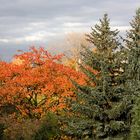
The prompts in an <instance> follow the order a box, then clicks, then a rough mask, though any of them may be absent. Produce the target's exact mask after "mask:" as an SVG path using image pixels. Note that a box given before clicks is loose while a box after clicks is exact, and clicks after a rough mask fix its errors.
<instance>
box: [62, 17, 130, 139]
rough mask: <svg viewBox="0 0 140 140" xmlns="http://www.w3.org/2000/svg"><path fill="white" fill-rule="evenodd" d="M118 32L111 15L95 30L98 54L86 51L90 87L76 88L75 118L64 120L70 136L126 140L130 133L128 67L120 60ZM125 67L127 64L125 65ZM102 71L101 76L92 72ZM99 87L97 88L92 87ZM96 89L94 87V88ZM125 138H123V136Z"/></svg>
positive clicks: (92, 36)
mask: <svg viewBox="0 0 140 140" xmlns="http://www.w3.org/2000/svg"><path fill="white" fill-rule="evenodd" d="M117 35H118V31H117V30H115V31H111V30H110V26H109V19H108V16H107V14H105V15H104V17H103V19H102V20H100V25H95V28H92V33H91V34H90V35H87V37H88V40H89V41H90V42H91V43H93V45H94V47H96V52H93V51H91V50H90V49H88V48H86V47H85V52H84V53H82V61H83V63H82V66H81V70H82V71H83V72H84V73H85V74H86V75H87V76H88V77H89V83H90V84H89V85H87V86H80V85H78V84H77V83H75V82H74V84H75V86H76V89H77V90H76V92H75V93H76V95H77V98H76V101H72V102H70V104H72V107H71V110H70V111H71V115H70V116H66V119H64V120H65V121H64V122H65V124H66V126H67V127H66V128H65V130H64V131H65V132H66V133H67V134H68V135H72V136H75V137H77V138H78V139H84V138H85V137H87V136H88V137H89V138H90V139H105V138H111V137H112V138H115V137H116V138H117V137H119V138H120V139H121V138H122V139H123V138H124V137H125V136H126V135H127V134H128V133H129V131H130V122H131V116H130V111H131V108H132V102H131V95H130V94H129V93H127V92H126V89H125V86H124V85H125V80H124V79H125V78H124V67H125V66H123V63H122V60H121V59H120V55H122V54H121V50H120V52H117V50H118V49H119V48H121V45H120V42H119V41H118V37H117ZM124 65H125V63H124ZM88 67H90V68H91V69H92V70H96V71H98V73H97V74H94V75H93V73H92V70H90V69H88ZM91 83H95V85H96V86H95V87H93V86H91V85H92V84H91ZM93 85H94V84H93ZM122 134H123V135H122Z"/></svg>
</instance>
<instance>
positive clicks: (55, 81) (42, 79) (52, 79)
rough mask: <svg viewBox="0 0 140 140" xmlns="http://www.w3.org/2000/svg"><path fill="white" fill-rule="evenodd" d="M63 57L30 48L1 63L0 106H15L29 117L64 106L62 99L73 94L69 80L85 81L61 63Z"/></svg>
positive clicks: (20, 112)
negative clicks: (11, 60)
mask: <svg viewBox="0 0 140 140" xmlns="http://www.w3.org/2000/svg"><path fill="white" fill-rule="evenodd" d="M62 56H63V55H55V56H52V55H51V54H50V53H48V52H47V51H46V50H45V49H43V48H39V49H36V48H35V47H32V48H31V49H30V51H29V52H22V53H21V54H19V55H16V56H15V60H16V61H14V62H11V63H6V62H0V105H1V106H3V105H4V104H7V103H8V104H11V105H14V106H15V107H16V109H17V110H18V113H19V114H22V115H26V116H29V117H35V116H36V117H40V116H41V115H43V114H44V113H46V111H59V110H61V109H63V108H65V105H66V104H65V99H66V98H67V97H75V95H74V92H73V89H74V86H73V85H72V83H71V80H70V79H72V80H74V81H76V82H77V83H79V84H84V83H85V76H84V74H82V73H80V72H76V71H75V70H73V69H71V68H70V67H67V66H64V65H63V64H61V63H60V61H59V60H60V59H61V58H62Z"/></svg>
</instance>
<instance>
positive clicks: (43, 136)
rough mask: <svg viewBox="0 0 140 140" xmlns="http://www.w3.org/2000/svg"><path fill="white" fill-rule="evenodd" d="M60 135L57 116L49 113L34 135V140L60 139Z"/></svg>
mask: <svg viewBox="0 0 140 140" xmlns="http://www.w3.org/2000/svg"><path fill="white" fill-rule="evenodd" d="M59 135H60V130H59V124H58V119H57V117H56V115H55V114H54V113H47V115H46V116H45V117H44V119H43V120H42V122H41V124H40V127H39V129H38V131H37V132H36V133H35V135H34V140H50V139H52V138H56V137H59Z"/></svg>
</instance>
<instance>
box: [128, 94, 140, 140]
mask: <svg viewBox="0 0 140 140" xmlns="http://www.w3.org/2000/svg"><path fill="white" fill-rule="evenodd" d="M139 139H140V97H139V98H138V99H137V102H136V103H135V106H134V108H133V122H132V127H131V137H130V140H139Z"/></svg>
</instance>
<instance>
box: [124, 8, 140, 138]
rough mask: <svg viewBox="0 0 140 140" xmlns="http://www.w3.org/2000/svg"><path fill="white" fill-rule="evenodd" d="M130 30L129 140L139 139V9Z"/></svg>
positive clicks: (128, 81)
mask: <svg viewBox="0 0 140 140" xmlns="http://www.w3.org/2000/svg"><path fill="white" fill-rule="evenodd" d="M130 25H131V29H130V30H129V31H128V32H127V39H126V46H127V48H128V67H127V73H126V74H127V75H128V80H127V87H128V90H129V91H128V92H130V93H131V94H132V95H133V98H132V99H133V103H134V108H133V111H132V116H133V121H132V128H131V139H132V140H137V139H140V135H139V130H140V123H139V122H140V119H139V115H140V110H139V107H140V8H139V9H138V10H137V11H136V15H135V17H134V19H133V20H132V22H131V23H130Z"/></svg>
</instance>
